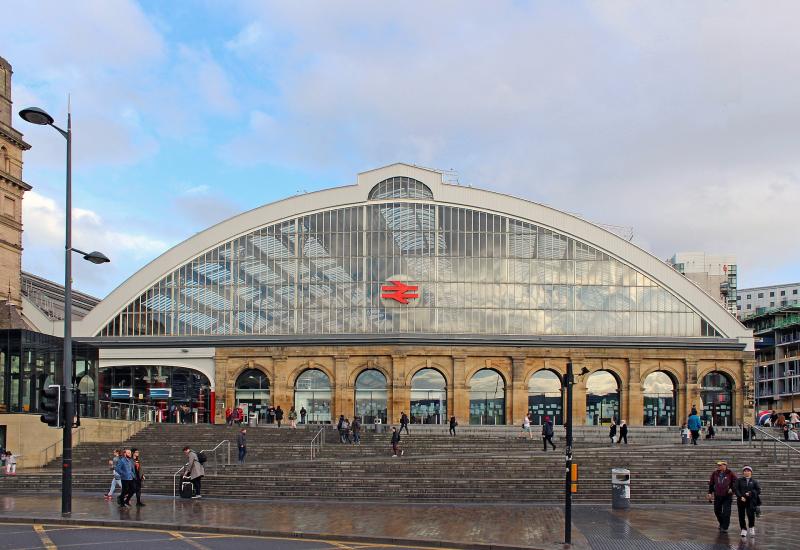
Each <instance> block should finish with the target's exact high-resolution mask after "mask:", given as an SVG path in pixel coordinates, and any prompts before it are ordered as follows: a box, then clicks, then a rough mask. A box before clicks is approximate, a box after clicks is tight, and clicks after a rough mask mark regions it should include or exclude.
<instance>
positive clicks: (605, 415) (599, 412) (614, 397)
mask: <svg viewBox="0 0 800 550" xmlns="http://www.w3.org/2000/svg"><path fill="white" fill-rule="evenodd" d="M613 419H616V420H617V421H619V420H620V418H619V381H618V380H617V377H616V376H614V375H613V374H611V373H610V372H609V371H607V370H599V371H597V372H593V373H592V374H590V375H589V378H588V379H587V380H586V424H588V425H589V426H600V425H604V424H610V423H611V421H612V420H613Z"/></svg>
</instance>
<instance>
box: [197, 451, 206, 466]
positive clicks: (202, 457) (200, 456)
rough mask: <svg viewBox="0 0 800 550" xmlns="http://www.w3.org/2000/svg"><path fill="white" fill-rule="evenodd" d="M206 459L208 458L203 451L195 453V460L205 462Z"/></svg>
mask: <svg viewBox="0 0 800 550" xmlns="http://www.w3.org/2000/svg"><path fill="white" fill-rule="evenodd" d="M206 460H208V457H207V456H206V453H204V452H203V451H200V452H199V453H197V462H199V463H200V464H205V463H206Z"/></svg>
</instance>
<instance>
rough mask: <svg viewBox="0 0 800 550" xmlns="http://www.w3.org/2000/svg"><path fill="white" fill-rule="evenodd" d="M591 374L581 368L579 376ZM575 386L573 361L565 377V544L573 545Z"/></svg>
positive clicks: (584, 368) (569, 363)
mask: <svg viewBox="0 0 800 550" xmlns="http://www.w3.org/2000/svg"><path fill="white" fill-rule="evenodd" d="M588 372H589V369H587V368H586V367H583V368H581V372H580V374H579V375H578V376H584V375H585V374H587V373H588ZM573 385H575V375H574V374H573V372H572V361H568V362H567V373H566V374H565V375H564V384H563V386H564V389H565V390H566V392H567V403H566V409H567V410H566V411H565V417H564V428H565V430H566V432H567V433H566V436H567V441H566V450H565V451H564V452H565V453H566V455H565V457H564V458H565V460H566V471H565V474H564V544H570V545H571V544H572V483H573V481H572V386H573Z"/></svg>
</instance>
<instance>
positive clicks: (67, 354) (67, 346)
mask: <svg viewBox="0 0 800 550" xmlns="http://www.w3.org/2000/svg"><path fill="white" fill-rule="evenodd" d="M19 116H20V117H22V119H23V120H25V121H26V122H30V123H31V124H38V125H40V126H52V127H53V128H55V129H56V130H57V131H58V133H59V134H61V135H62V136H64V139H66V140H67V185H66V187H67V188H66V212H65V216H64V217H65V218H66V227H65V243H64V359H63V361H64V366H63V376H64V388H65V390H64V399H63V403H64V432H63V452H62V460H61V462H62V468H61V515H63V516H69V515H70V514H72V428H73V422H74V418H75V403H74V392H75V384H74V380H73V375H72V256H71V253H72V252H77V253H79V254H82V255H83V258H84V259H85V260H87V261H90V262H92V263H95V264H102V263H106V262H108V261H110V260H109V259H108V258H107V257H106V256H105V255H104V254H102V253H101V252H89V253H86V252H82V251H80V250H77V249H75V248H72V113H71V112H68V113H67V129H66V130H62V129H61V128H59V127H58V126H56V125H55V124H54V122H55V120H54V119H53V117H51V116H50V115H49V114H48V113H47V112H46V111H44V110H42V109H39V108H38V107H28V108H27V109H22V110H21V111H20V112H19Z"/></svg>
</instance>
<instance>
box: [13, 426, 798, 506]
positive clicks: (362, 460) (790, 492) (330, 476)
mask: <svg viewBox="0 0 800 550" xmlns="http://www.w3.org/2000/svg"><path fill="white" fill-rule="evenodd" d="M319 429H320V427H319V426H308V427H300V428H298V429H296V430H293V429H291V428H286V427H284V428H281V429H277V428H275V427H269V426H268V427H253V428H250V429H248V433H247V437H248V453H247V464H245V465H238V464H236V458H237V457H236V454H237V450H236V435H237V434H238V429H236V428H230V427H227V426H211V425H170V424H156V425H152V426H150V427H148V428H147V429H145V430H144V431H142V432H140V433H139V434H137V435H136V436H134V437H133V438H131V439H130V440H129V441H127V442H126V443H125V445H124V446H125V447H128V448H130V447H136V448H138V449H139V450H140V452H141V456H142V461H143V465H144V468H145V473H146V475H147V479H146V482H145V493H160V494H170V495H171V494H172V492H173V482H174V479H175V477H174V474H175V473H176V471H177V470H178V469H179V467H180V466H181V465H182V464H183V463H184V461H185V457H184V455H183V452H182V449H183V447H184V446H186V445H188V446H190V447H192V448H193V449H196V450H200V449H205V450H208V449H212V448H214V447H217V446H218V445H219V443H220V442H223V441H229V442H230V458H231V461H232V462H233V464H231V465H227V464H226V462H227V458H228V454H227V453H228V451H227V444H223V445H222V446H221V447H219V448H218V450H217V451H216V452H207V453H206V454H207V456H208V462H207V463H206V473H207V475H206V478H205V479H204V482H203V489H204V493H205V495H206V496H208V497H231V498H247V499H253V498H263V499H276V498H277V499H307V500H338V501H413V502H423V501H424V502H541V503H546V502H554V503H555V502H558V501H561V499H563V484H564V479H563V475H564V454H563V450H564V446H563V429H562V430H557V434H556V438H555V440H556V445H557V447H558V449H557V451H556V452H552V451H548V452H543V451H542V448H541V439H540V438H539V437H538V436H537V435H536V434H535V433H534V438H533V440H531V439H528V438H520V437H518V435H519V428H515V427H472V426H469V427H467V426H465V427H463V428H461V427H459V433H458V436H457V437H450V436H449V435H448V433H447V428H446V427H445V428H441V427H438V426H437V427H428V426H412V427H411V434H410V435H405V434H403V436H402V441H401V444H402V447H403V449H404V450H405V455H404V456H403V457H400V458H392V457H391V452H390V451H391V449H390V446H389V435H388V432H384V433H381V434H376V433H374V432H372V431H368V432H365V433H363V434H362V442H361V445H358V446H355V445H345V444H340V443H339V435H338V433H337V432H336V430H334V429H333V428H331V427H326V428H324V429H323V432H322V435H323V436H324V438H325V443H324V445H323V447H322V450H321V452H320V453H319V454H318V457H317V458H316V459H315V460H313V461H312V460H310V456H311V450H310V449H311V447H310V441H311V439H312V438H313V437H314V436H315V435H316V434H317V432H318V431H319ZM606 435H607V429H606V428H602V427H598V428H595V427H587V426H582V427H579V428H577V429H576V430H575V456H574V458H575V462H576V463H577V464H578V466H579V478H580V479H579V484H578V493H577V494H576V495H575V499H576V500H577V501H579V502H580V501H583V502H608V501H609V499H610V477H611V475H610V471H611V468H616V467H623V468H628V469H630V471H631V479H632V481H631V498H632V501H633V502H634V503H642V504H644V503H647V504H653V503H668V504H677V503H693V502H700V501H702V499H703V498H704V497H705V493H706V488H707V480H708V477H709V475H710V473H711V471H712V470H713V469H714V467H715V466H714V464H715V462H716V461H717V460H719V459H724V460H727V461H728V462H729V464H730V465H731V467H732V468H733V469H734V470H735V471H740V470H741V467H742V466H744V465H746V464H749V465H750V466H752V467H753V468H754V470H755V477H756V478H757V479H759V480H760V481H761V483H762V486H763V489H764V502H765V504H783V503H787V502H800V484H796V483H788V482H787V480H790V479H794V478H795V474H796V471H795V470H792V469H789V468H787V467H786V466H785V465H782V464H780V463H776V462H774V458H775V457H774V456H773V455H772V453H763V454H762V453H761V451H760V449H759V448H752V447H750V446H747V445H742V444H741V443H738V442H736V441H733V439H734V436H735V434H734V433H733V432H731V433H729V434H727V438H728V440H725V439H724V438H725V437H726V435H724V434H722V435H721V436H722V437H723V439H720V440H716V441H713V442H712V441H703V442H702V444H701V445H699V446H697V447H693V446H686V445H681V444H680V435H679V432H678V431H677V429H675V428H634V429H631V434H630V444H629V445H627V446H624V445H619V446H615V447H611V446H610V444H609V440H608V439H607V437H606ZM118 446H119V445H116V447H118ZM114 447H115V445H101V444H84V445H81V446H79V447H77V448H76V449H75V451H74V474H73V479H74V489H75V490H76V491H88V492H94V493H97V494H98V495H99V494H101V493H103V492H105V491H107V490H108V486H109V484H110V480H111V473H110V471H109V469H108V466H107V461H108V458H109V456H110V454H111V451H112V449H113V448H114ZM784 463H785V461H784ZM795 464H796V462H795ZM59 486H60V464H59V463H54V464H51V465H49V466H48V467H46V468H44V469H41V470H38V471H30V472H22V473H20V475H18V476H16V477H13V478H0V492H7V491H9V492H10V491H42V490H53V491H55V490H58V488H59Z"/></svg>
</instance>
